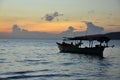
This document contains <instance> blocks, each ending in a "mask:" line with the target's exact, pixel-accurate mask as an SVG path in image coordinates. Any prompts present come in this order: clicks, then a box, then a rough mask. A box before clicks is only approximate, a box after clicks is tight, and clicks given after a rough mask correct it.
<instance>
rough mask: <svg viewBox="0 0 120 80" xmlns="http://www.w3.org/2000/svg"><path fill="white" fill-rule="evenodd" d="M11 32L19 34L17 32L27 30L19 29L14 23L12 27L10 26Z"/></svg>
mask: <svg viewBox="0 0 120 80" xmlns="http://www.w3.org/2000/svg"><path fill="white" fill-rule="evenodd" d="M12 32H13V33H14V34H19V33H25V32H28V30H25V29H21V28H20V27H19V26H18V25H17V24H14V25H13V27H12Z"/></svg>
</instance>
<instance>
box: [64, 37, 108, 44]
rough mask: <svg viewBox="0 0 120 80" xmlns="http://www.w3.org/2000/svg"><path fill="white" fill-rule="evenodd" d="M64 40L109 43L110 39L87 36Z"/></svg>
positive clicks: (65, 38)
mask: <svg viewBox="0 0 120 80" xmlns="http://www.w3.org/2000/svg"><path fill="white" fill-rule="evenodd" d="M64 40H88V41H94V40H96V41H99V42H101V43H102V42H104V41H105V42H106V43H107V42H109V41H110V38H108V37H106V36H105V35H87V36H78V37H72V38H70V37H64Z"/></svg>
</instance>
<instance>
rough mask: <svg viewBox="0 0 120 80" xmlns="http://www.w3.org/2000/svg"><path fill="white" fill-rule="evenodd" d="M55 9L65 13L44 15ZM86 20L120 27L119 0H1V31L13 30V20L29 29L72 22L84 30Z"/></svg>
mask: <svg viewBox="0 0 120 80" xmlns="http://www.w3.org/2000/svg"><path fill="white" fill-rule="evenodd" d="M54 12H58V13H59V14H63V16H58V17H56V18H55V19H54V20H52V21H46V20H45V19H41V18H42V17H44V16H45V15H46V14H52V13H54ZM83 21H89V22H93V23H94V24H95V25H98V26H102V27H103V28H104V29H105V31H120V0H0V32H11V28H12V26H13V25H14V24H17V25H19V26H20V27H21V28H24V29H27V30H29V31H40V32H52V33H57V32H62V31H65V30H66V29H67V28H68V27H69V26H73V27H75V28H76V29H77V30H78V31H79V30H80V31H84V30H85V29H86V25H85V24H84V22H83Z"/></svg>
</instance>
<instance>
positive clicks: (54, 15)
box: [41, 12, 63, 21]
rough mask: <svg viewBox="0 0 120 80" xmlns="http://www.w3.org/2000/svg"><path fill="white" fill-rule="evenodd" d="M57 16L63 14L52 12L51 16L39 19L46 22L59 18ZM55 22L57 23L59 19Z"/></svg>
mask: <svg viewBox="0 0 120 80" xmlns="http://www.w3.org/2000/svg"><path fill="white" fill-rule="evenodd" d="M59 16H63V14H60V13H58V12H54V13H52V14H46V15H45V16H44V17H42V18H41V19H45V20H46V21H53V20H54V19H55V18H57V17H59ZM57 21H59V19H57Z"/></svg>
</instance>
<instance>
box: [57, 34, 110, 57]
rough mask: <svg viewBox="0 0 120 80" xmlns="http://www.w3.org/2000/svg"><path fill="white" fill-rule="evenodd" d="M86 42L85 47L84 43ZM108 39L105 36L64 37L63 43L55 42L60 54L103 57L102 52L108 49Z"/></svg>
mask: <svg viewBox="0 0 120 80" xmlns="http://www.w3.org/2000/svg"><path fill="white" fill-rule="evenodd" d="M86 41H87V42H88V45H85V44H84V42H86ZM109 41H110V38H108V37H106V36H105V35H87V36H81V37H64V39H63V42H61V43H60V42H56V43H57V45H58V48H59V50H60V52H64V53H78V54H89V55H97V56H100V57H103V51H104V49H105V48H107V47H108V42H109Z"/></svg>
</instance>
